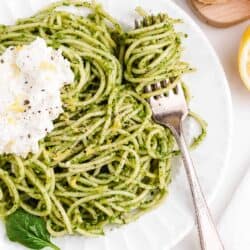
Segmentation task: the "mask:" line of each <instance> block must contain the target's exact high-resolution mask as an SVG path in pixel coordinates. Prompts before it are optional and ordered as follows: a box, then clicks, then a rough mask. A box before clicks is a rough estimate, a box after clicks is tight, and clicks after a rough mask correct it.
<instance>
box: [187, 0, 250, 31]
mask: <svg viewBox="0 0 250 250" xmlns="http://www.w3.org/2000/svg"><path fill="white" fill-rule="evenodd" d="M189 2H190V4H191V6H192V7H193V9H194V11H195V12H196V14H198V15H199V16H200V17H201V18H202V19H203V21H205V22H207V23H208V24H210V25H213V26H216V27H228V26H231V25H234V24H236V23H239V22H242V21H245V20H247V19H250V0H230V1H229V2H228V3H222V4H208V5H207V4H203V3H200V2H199V1H197V0H189Z"/></svg>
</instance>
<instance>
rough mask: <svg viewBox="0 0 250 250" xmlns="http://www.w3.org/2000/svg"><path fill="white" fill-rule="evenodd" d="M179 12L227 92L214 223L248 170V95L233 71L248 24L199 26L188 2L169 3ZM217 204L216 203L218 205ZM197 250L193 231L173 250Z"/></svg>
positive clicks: (249, 23)
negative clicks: (203, 42) (226, 137)
mask: <svg viewBox="0 0 250 250" xmlns="http://www.w3.org/2000/svg"><path fill="white" fill-rule="evenodd" d="M172 1H173V2H175V3H176V4H178V5H179V6H180V7H181V8H183V9H184V10H185V11H186V12H187V13H188V14H189V15H190V16H191V17H192V18H193V19H194V20H195V22H196V23H197V24H198V25H199V26H200V27H201V29H202V30H203V31H204V33H205V34H206V36H207V37H208V39H209V40H210V42H211V44H212V45H213V47H214V48H215V50H216V52H217V54H218V56H219V58H220V61H221V63H222V65H223V67H224V70H225V73H226V75H227V78H228V82H229V85H230V89H231V94H232V101H233V112H234V119H233V120H234V130H233V149H232V155H231V160H230V166H229V168H227V169H228V172H227V173H226V174H225V176H224V178H225V181H224V182H223V186H221V187H220V192H219V195H218V196H220V197H219V199H216V200H217V203H214V204H212V207H211V210H212V213H213V215H214V217H215V218H216V220H217V222H219V219H220V217H221V215H222V214H223V211H224V210H225V209H226V207H227V205H228V204H229V202H230V200H231V197H232V195H233V193H234V191H235V189H236V188H237V186H238V184H239V183H240V181H241V179H242V178H243V176H244V175H245V173H246V171H247V169H248V168H249V167H250V92H249V91H247V89H246V88H245V87H244V85H243V84H242V82H241V80H240V78H239V74H238V68H237V53H238V46H239V41H240V37H241V34H242V33H243V31H244V29H245V28H246V27H247V25H250V21H246V22H244V23H242V24H239V25H236V26H233V27H231V28H224V29H220V28H214V27H211V26H208V25H207V24H204V23H203V22H201V21H200V20H199V19H198V18H197V17H196V16H195V15H194V14H193V13H192V11H191V9H190V7H189V4H188V1H186V0H172ZM218 200H219V202H218ZM196 249H197V250H198V249H199V246H198V239H197V238H196V232H195V231H193V232H192V233H191V234H189V235H188V236H187V237H186V238H185V239H184V240H183V241H182V242H181V243H179V244H178V245H177V246H176V247H175V248H174V249H173V250H196Z"/></svg>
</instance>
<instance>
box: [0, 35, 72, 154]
mask: <svg viewBox="0 0 250 250" xmlns="http://www.w3.org/2000/svg"><path fill="white" fill-rule="evenodd" d="M73 80H74V74H73V72H72V70H71V68H70V63H69V61H68V60H66V59H65V58H64V57H63V56H62V53H61V51H60V50H54V49H52V48H50V47H48V46H47V45H46V43H45V41H44V40H43V39H41V38H37V39H36V40H35V41H34V42H32V43H31V44H29V45H25V46H22V47H20V46H18V47H10V48H8V49H6V51H5V52H4V53H3V54H2V55H1V56H0V154H5V153H6V154H9V153H11V154H16V155H20V156H23V157H25V156H27V154H28V153H29V152H32V153H37V152H38V150H39V145H38V141H39V140H41V139H42V138H44V137H45V136H46V134H47V133H48V132H50V131H51V130H52V129H53V120H55V119H56V118H57V117H58V116H59V115H60V113H62V112H63V109H62V101H61V97H60V90H61V88H62V87H63V86H64V85H65V84H70V83H72V82H73Z"/></svg>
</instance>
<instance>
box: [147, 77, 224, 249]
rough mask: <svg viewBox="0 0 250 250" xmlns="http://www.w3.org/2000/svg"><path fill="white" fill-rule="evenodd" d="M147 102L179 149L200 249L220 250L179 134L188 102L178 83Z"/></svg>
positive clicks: (209, 215) (164, 82) (156, 119)
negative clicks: (164, 93) (190, 195)
mask: <svg viewBox="0 0 250 250" xmlns="http://www.w3.org/2000/svg"><path fill="white" fill-rule="evenodd" d="M166 84H167V82H166V81H162V82H158V83H155V84H153V85H152V86H151V85H150V86H147V87H146V88H145V91H146V92H151V91H152V87H153V89H154V90H156V89H160V88H163V87H166ZM149 103H150V106H151V108H152V112H153V119H154V120H155V122H156V123H159V124H161V125H163V126H166V127H168V128H169V129H170V130H171V132H172V133H173V135H174V137H175V139H176V142H177V144H178V146H179V148H180V151H181V153H182V159H183V163H184V166H185V170H186V174H187V177H188V182H189V186H190V189H191V194H192V199H193V204H194V208H195V215H196V221H197V225H198V233H199V239H200V246H201V249H202V250H223V249H224V247H223V244H222V242H221V240H220V237H219V234H218V233H217V230H216V227H215V225H214V222H213V220H212V217H211V214H210V211H209V209H208V206H207V203H206V200H205V198H204V195H203V192H202V189H201V186H200V183H199V180H198V177H197V174H196V171H195V168H194V166H193V163H192V160H191V157H190V154H189V151H188V148H187V145H186V142H185V138H184V135H183V129H182V123H183V121H184V120H185V118H186V117H187V115H188V106H187V103H186V99H185V96H184V92H183V89H182V86H181V85H180V84H177V86H176V88H175V91H173V90H170V91H169V93H168V96H165V95H163V94H162V95H159V96H154V97H150V98H149Z"/></svg>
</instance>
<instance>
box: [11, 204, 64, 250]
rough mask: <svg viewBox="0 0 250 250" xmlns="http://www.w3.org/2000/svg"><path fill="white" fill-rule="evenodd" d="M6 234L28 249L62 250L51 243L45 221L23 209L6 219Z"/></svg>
mask: <svg viewBox="0 0 250 250" xmlns="http://www.w3.org/2000/svg"><path fill="white" fill-rule="evenodd" d="M6 232H7V236H8V238H9V239H10V240H11V241H15V242H19V243H21V244H23V245H24V246H26V247H28V248H31V249H42V248H44V247H50V248H51V249H54V250H60V248H58V247H57V246H55V245H54V244H53V243H51V241H50V235H49V233H48V231H47V228H46V225H45V221H44V220H43V219H42V218H40V217H38V216H35V215H32V214H29V213H27V212H25V211H24V210H22V209H18V210H17V211H16V212H15V213H13V214H11V215H9V216H8V217H7V218H6Z"/></svg>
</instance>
